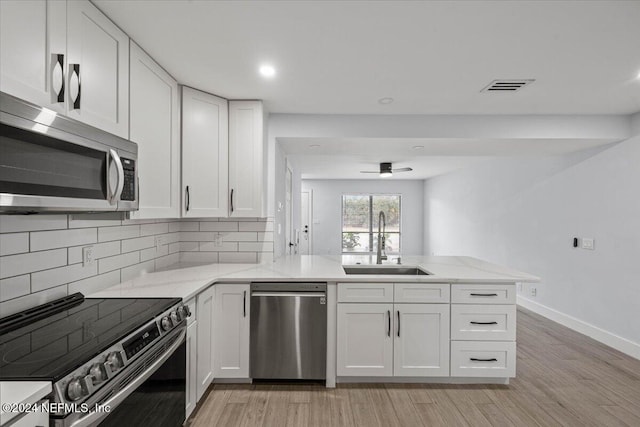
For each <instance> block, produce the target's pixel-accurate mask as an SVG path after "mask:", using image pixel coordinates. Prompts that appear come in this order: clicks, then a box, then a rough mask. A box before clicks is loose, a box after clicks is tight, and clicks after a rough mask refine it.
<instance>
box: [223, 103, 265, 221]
mask: <svg viewBox="0 0 640 427" xmlns="http://www.w3.org/2000/svg"><path fill="white" fill-rule="evenodd" d="M263 118H264V112H263V108H262V101H229V198H230V202H229V203H230V205H229V216H231V217H261V216H264V194H265V183H266V180H265V179H264V119H263Z"/></svg>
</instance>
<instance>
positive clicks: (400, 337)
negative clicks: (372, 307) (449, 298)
mask: <svg viewBox="0 0 640 427" xmlns="http://www.w3.org/2000/svg"><path fill="white" fill-rule="evenodd" d="M394 308H395V313H394V314H395V320H396V325H395V331H394V332H395V333H394V336H395V343H394V345H393V374H394V375H395V376H400V377H446V376H449V304H396V305H395V306H394Z"/></svg>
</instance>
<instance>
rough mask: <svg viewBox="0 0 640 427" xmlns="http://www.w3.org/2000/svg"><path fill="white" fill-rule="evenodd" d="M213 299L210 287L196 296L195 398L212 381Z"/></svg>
mask: <svg viewBox="0 0 640 427" xmlns="http://www.w3.org/2000/svg"><path fill="white" fill-rule="evenodd" d="M213 299H214V291H213V288H212V287H210V288H209V289H207V290H206V291H203V292H201V293H200V294H199V295H198V298H197V313H198V320H197V321H196V323H197V325H198V326H197V331H198V334H197V335H198V338H197V340H196V348H197V349H198V356H197V357H198V359H197V367H196V378H197V381H196V396H197V400H200V398H201V397H202V395H203V394H204V392H205V391H207V387H209V384H211V381H213V347H214V346H213Z"/></svg>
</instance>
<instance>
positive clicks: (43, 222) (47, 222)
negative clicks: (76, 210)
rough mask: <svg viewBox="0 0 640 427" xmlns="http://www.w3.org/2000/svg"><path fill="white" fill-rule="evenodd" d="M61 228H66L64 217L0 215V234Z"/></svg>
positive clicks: (65, 218)
mask: <svg viewBox="0 0 640 427" xmlns="http://www.w3.org/2000/svg"><path fill="white" fill-rule="evenodd" d="M63 228H67V216H66V215H0V233H16V232H19V231H40V230H60V229H63Z"/></svg>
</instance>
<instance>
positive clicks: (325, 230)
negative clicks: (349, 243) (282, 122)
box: [302, 180, 424, 255]
mask: <svg viewBox="0 0 640 427" xmlns="http://www.w3.org/2000/svg"><path fill="white" fill-rule="evenodd" d="M309 190H313V224H312V234H313V235H312V243H313V254H315V255H324V254H331V255H340V254H341V253H342V237H341V236H342V234H341V232H342V230H341V227H342V195H343V194H346V193H372V194H374V193H379V194H380V193H381V194H400V195H401V196H402V199H401V200H402V201H401V203H402V205H401V209H402V211H401V221H402V223H401V227H402V230H401V233H402V237H401V239H402V255H420V254H422V253H423V244H422V243H423V241H422V237H423V227H424V221H423V213H424V181H416V180H303V181H302V191H309Z"/></svg>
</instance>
